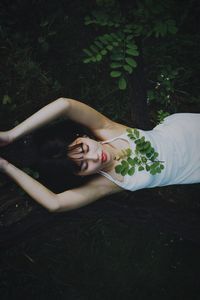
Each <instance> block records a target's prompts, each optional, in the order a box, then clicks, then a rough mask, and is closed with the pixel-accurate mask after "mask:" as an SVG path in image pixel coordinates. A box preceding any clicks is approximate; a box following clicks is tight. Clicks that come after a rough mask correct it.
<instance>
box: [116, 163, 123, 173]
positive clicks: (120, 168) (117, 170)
mask: <svg viewBox="0 0 200 300" xmlns="http://www.w3.org/2000/svg"><path fill="white" fill-rule="evenodd" d="M121 171H122V165H117V166H116V167H115V172H116V173H121Z"/></svg>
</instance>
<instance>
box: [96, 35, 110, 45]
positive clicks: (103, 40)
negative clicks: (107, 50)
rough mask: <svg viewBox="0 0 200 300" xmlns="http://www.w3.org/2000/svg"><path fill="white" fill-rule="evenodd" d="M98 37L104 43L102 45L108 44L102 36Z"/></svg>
mask: <svg viewBox="0 0 200 300" xmlns="http://www.w3.org/2000/svg"><path fill="white" fill-rule="evenodd" d="M98 39H99V40H100V41H101V42H102V43H103V44H104V45H108V44H109V42H108V41H107V40H106V39H105V38H104V36H99V37H98Z"/></svg>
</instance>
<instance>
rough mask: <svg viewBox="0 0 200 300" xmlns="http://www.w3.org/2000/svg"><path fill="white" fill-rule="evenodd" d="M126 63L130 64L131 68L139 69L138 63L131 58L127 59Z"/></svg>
mask: <svg viewBox="0 0 200 300" xmlns="http://www.w3.org/2000/svg"><path fill="white" fill-rule="evenodd" d="M125 61H126V62H127V64H129V66H131V67H133V68H136V67H137V63H136V61H135V60H134V59H133V58H130V57H126V58H125Z"/></svg>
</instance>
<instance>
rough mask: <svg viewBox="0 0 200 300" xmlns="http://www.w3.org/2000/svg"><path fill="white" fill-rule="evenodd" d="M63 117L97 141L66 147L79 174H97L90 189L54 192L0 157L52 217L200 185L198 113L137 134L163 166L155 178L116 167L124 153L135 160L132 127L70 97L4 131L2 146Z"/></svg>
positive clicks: (7, 170)
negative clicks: (100, 202) (112, 198)
mask: <svg viewBox="0 0 200 300" xmlns="http://www.w3.org/2000/svg"><path fill="white" fill-rule="evenodd" d="M59 117H66V118H67V119H71V120H73V121H75V122H77V123H79V124H81V125H83V126H86V127H87V128H88V129H90V131H91V132H92V133H93V135H94V136H95V138H96V140H95V139H90V138H89V137H78V138H76V139H75V140H74V141H73V142H72V143H71V144H70V145H69V147H67V148H66V157H67V156H68V158H69V159H70V160H71V161H72V162H73V165H74V172H75V173H76V175H79V176H87V175H95V176H93V177H92V178H91V180H89V181H88V182H87V183H86V184H84V185H83V186H81V187H78V188H73V189H69V190H66V191H64V192H62V193H58V194H57V193H53V192H52V191H50V190H49V189H47V188H46V187H45V186H43V185H42V184H40V183H39V182H38V181H37V180H35V179H33V178H32V177H30V176H29V175H28V174H26V173H25V172H23V171H22V170H20V169H19V168H17V167H16V166H14V165H13V164H11V163H10V162H9V161H7V160H6V159H4V158H2V157H1V158H0V170H1V171H2V172H3V173H5V174H6V175H8V176H9V177H10V178H12V179H13V180H14V181H15V182H16V183H17V184H18V185H19V186H20V187H21V188H22V189H24V190H25V191H26V192H27V193H28V194H29V195H30V196H31V197H32V198H33V199H34V200H35V201H37V202H38V203H39V204H41V205H42V206H44V207H45V208H47V209H48V210H49V211H50V212H62V211H68V210H72V209H76V208H78V207H81V206H84V205H87V204H89V203H91V202H93V201H95V200H97V199H99V198H101V197H105V196H107V195H111V194H114V193H118V192H120V191H122V190H124V189H126V190H130V191H135V190H138V189H142V188H152V187H155V186H164V185H172V184H191V183H200V151H199V149H200V114H197V113H196V114H195V113H176V114H173V115H171V116H169V117H167V118H165V120H164V122H163V123H162V124H159V125H157V126H156V127H155V128H154V129H153V130H149V131H144V130H141V129H138V130H137V131H138V133H137V134H138V135H140V137H143V139H144V140H145V141H146V142H149V143H150V145H151V146H152V148H153V149H154V150H155V152H157V161H158V162H161V163H162V164H163V167H162V170H160V172H159V173H156V174H152V173H150V172H149V169H146V168H141V169H140V170H139V169H137V170H135V172H134V174H131V175H130V174H125V175H124V176H123V175H121V173H117V172H116V169H115V168H116V166H117V165H119V163H120V161H122V157H123V155H122V156H121V158H120V153H124V152H123V151H122V150H124V149H131V150H132V154H131V156H130V157H132V159H134V158H136V159H137V157H136V156H137V152H135V149H136V141H135V140H133V139H132V138H131V137H130V135H129V134H128V131H127V129H129V130H130V128H129V127H127V126H125V125H122V124H119V123H117V122H114V121H112V120H110V119H109V118H107V117H105V116H104V115H102V114H101V113H99V112H97V111H96V110H95V109H93V108H91V107H89V106H88V105H86V104H84V103H81V102H79V101H76V100H73V99H68V98H59V99H57V100H55V101H53V102H51V103H50V104H48V105H46V106H45V107H44V108H42V109H40V110H39V111H38V112H36V113H35V114H33V115H32V116H31V117H29V118H28V119H26V120H25V121H24V122H22V123H21V124H19V125H17V126H16V127H14V128H13V129H11V130H9V131H4V132H0V146H1V147H3V146H6V145H8V144H10V143H12V142H13V141H15V140H17V139H19V138H21V137H22V136H24V135H26V134H28V133H30V132H32V131H33V130H36V129H38V128H40V127H42V126H44V125H46V124H47V123H49V122H51V121H54V120H55V119H57V118H59ZM129 133H130V131H129ZM66 134H67V132H66ZM145 160H146V161H148V157H147V158H144V164H145V163H146V161H145Z"/></svg>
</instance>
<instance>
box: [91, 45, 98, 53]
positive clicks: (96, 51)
mask: <svg viewBox="0 0 200 300" xmlns="http://www.w3.org/2000/svg"><path fill="white" fill-rule="evenodd" d="M90 49H91V50H92V51H94V53H98V52H99V49H98V48H97V47H96V46H94V45H91V46H90Z"/></svg>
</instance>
